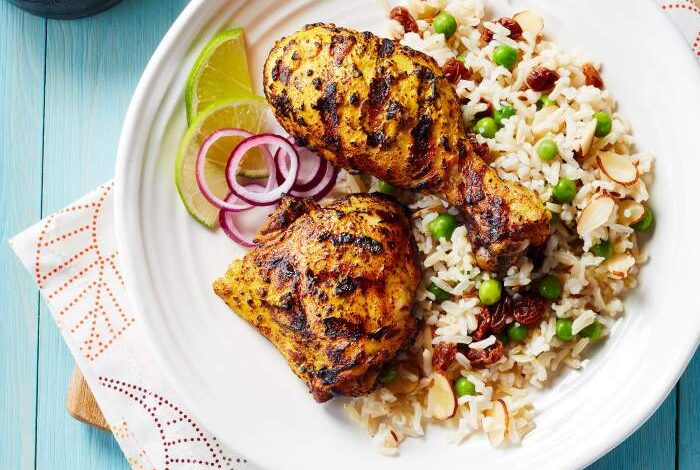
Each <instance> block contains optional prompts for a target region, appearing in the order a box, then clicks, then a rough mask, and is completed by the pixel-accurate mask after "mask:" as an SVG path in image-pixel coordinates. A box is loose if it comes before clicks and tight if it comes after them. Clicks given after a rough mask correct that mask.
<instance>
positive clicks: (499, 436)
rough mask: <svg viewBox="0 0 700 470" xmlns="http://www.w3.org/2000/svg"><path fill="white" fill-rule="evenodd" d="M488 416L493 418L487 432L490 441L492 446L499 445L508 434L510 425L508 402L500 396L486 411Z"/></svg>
mask: <svg viewBox="0 0 700 470" xmlns="http://www.w3.org/2000/svg"><path fill="white" fill-rule="evenodd" d="M486 416H488V417H489V418H491V420H492V423H491V426H490V430H489V431H488V432H487V434H488V436H489V442H490V443H491V445H492V446H494V447H496V446H499V445H500V444H501V443H502V442H503V439H505V437H506V436H507V435H508V428H509V427H510V414H509V413H508V407H507V406H506V403H505V402H504V401H503V400H501V399H500V398H499V399H498V400H496V401H495V402H493V408H492V409H491V410H489V411H487V412H486Z"/></svg>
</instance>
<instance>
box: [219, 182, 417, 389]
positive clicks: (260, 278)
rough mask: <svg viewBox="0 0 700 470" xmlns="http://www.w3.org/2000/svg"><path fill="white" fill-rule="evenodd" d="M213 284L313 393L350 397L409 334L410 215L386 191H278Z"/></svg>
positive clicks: (412, 284)
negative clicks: (315, 197) (324, 202)
mask: <svg viewBox="0 0 700 470" xmlns="http://www.w3.org/2000/svg"><path fill="white" fill-rule="evenodd" d="M256 243H257V246H256V247H254V248H253V249H252V250H251V251H250V252H248V253H247V254H246V256H245V257H244V258H243V259H242V260H238V261H235V262H233V264H231V266H230V267H229V269H228V271H227V273H226V275H225V276H224V277H222V278H221V279H219V280H217V281H216V282H215V283H214V291H215V292H216V293H217V294H218V295H219V296H220V297H221V298H222V299H223V300H224V301H226V303H227V304H228V305H229V306H230V307H231V308H232V309H233V310H234V311H235V312H236V313H237V314H238V315H239V316H241V317H242V318H243V319H245V320H247V321H248V322H250V323H251V324H252V325H253V326H254V327H255V328H257V329H258V331H259V332H260V333H261V334H263V335H264V336H265V337H267V339H269V340H270V341H271V342H272V343H273V344H274V345H275V346H276V347H277V349H278V350H279V351H280V353H282V355H283V356H284V357H285V359H286V360H287V362H288V363H289V365H290V367H291V368H292V370H293V371H294V373H295V374H296V375H297V376H298V377H299V378H301V379H302V380H304V381H305V382H306V383H307V384H308V385H309V388H310V389H311V392H312V394H313V396H314V398H315V399H316V400H317V401H326V400H328V399H330V398H331V397H332V396H333V394H336V393H338V394H344V395H351V396H358V395H363V394H366V393H369V392H370V391H371V390H372V389H373V388H374V387H375V386H376V383H377V375H378V372H379V370H380V368H381V366H382V365H383V364H384V363H385V362H387V361H388V360H391V359H393V358H394V357H395V356H396V355H397V354H398V353H399V352H400V351H401V350H403V349H406V348H407V347H408V346H409V345H410V344H411V341H412V340H413V338H414V336H415V333H416V319H415V318H414V316H413V315H412V313H411V309H412V305H413V298H414V292H415V289H416V288H417V286H418V283H419V281H420V268H419V264H418V256H417V251H416V247H415V243H414V241H413V237H412V236H411V231H410V221H409V219H408V217H407V215H406V214H405V212H404V209H403V208H402V207H401V206H400V205H399V204H398V203H397V202H395V200H393V198H389V197H384V196H382V195H377V194H372V195H367V194H363V195H360V194H358V195H351V196H346V197H344V198H342V199H340V200H338V201H336V202H334V203H333V204H330V205H328V206H326V207H323V208H321V207H319V206H318V205H317V204H316V203H314V202H313V201H310V200H302V199H296V198H291V197H286V198H284V199H283V200H282V202H281V205H280V207H278V208H277V209H276V211H275V212H274V213H273V214H272V215H271V216H270V218H269V219H268V221H267V223H266V224H265V226H263V227H262V228H261V229H260V231H259V232H258V235H257V238H256Z"/></svg>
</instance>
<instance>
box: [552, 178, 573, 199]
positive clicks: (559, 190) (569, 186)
mask: <svg viewBox="0 0 700 470" xmlns="http://www.w3.org/2000/svg"><path fill="white" fill-rule="evenodd" d="M552 196H554V199H556V200H557V202H558V203H560V204H569V203H571V201H573V200H574V197H576V183H574V182H573V181H571V180H570V179H569V178H566V177H564V176H562V177H561V178H559V181H557V184H555V185H554V186H552Z"/></svg>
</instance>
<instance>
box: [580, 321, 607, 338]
mask: <svg viewBox="0 0 700 470" xmlns="http://www.w3.org/2000/svg"><path fill="white" fill-rule="evenodd" d="M601 334H603V325H602V324H601V323H600V322H599V321H598V320H595V321H594V322H593V323H591V324H590V325H588V326H587V327H585V328H584V329H582V330H581V331H580V332H579V335H581V336H583V337H584V338H589V339H590V340H591V341H598V339H600V335H601Z"/></svg>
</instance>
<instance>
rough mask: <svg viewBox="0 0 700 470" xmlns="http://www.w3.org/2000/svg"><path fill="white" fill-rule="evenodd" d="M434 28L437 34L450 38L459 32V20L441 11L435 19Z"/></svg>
mask: <svg viewBox="0 0 700 470" xmlns="http://www.w3.org/2000/svg"><path fill="white" fill-rule="evenodd" d="M433 28H435V32H436V33H438V34H444V35H445V37H446V38H449V37H450V36H452V35H453V34H454V33H455V31H457V20H455V17H454V16H452V15H450V14H449V13H447V12H446V11H441V12H440V13H438V14H437V15H435V18H433Z"/></svg>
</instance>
